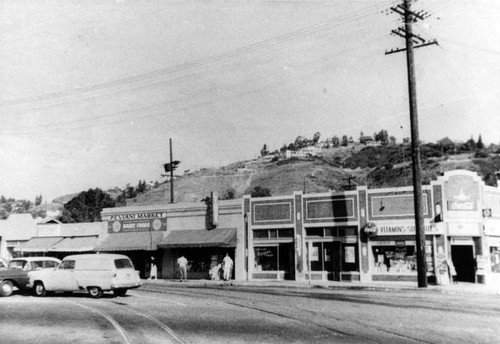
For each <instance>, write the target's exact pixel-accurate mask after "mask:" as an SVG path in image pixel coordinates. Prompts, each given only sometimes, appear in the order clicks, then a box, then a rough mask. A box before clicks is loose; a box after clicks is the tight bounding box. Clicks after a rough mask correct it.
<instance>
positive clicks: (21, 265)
mask: <svg viewBox="0 0 500 344" xmlns="http://www.w3.org/2000/svg"><path fill="white" fill-rule="evenodd" d="M9 269H19V270H27V269H29V263H28V262H27V261H25V260H20V259H18V260H15V259H14V260H11V261H10V262H9Z"/></svg>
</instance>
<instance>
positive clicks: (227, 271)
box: [222, 253, 233, 281]
mask: <svg viewBox="0 0 500 344" xmlns="http://www.w3.org/2000/svg"><path fill="white" fill-rule="evenodd" d="M222 264H223V265H224V268H223V269H224V281H229V280H230V279H231V271H232V270H233V260H232V259H231V257H229V254H228V253H226V256H225V257H224V259H223V260H222Z"/></svg>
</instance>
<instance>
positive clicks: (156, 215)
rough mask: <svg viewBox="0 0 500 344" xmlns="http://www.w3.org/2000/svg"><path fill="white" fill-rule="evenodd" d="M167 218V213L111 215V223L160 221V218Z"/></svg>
mask: <svg viewBox="0 0 500 344" xmlns="http://www.w3.org/2000/svg"><path fill="white" fill-rule="evenodd" d="M166 217H167V213H164V212H144V213H130V214H116V215H109V221H115V220H141V219H158V218H166Z"/></svg>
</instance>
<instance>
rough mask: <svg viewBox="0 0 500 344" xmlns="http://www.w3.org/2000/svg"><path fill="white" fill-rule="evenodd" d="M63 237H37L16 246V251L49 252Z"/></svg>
mask: <svg viewBox="0 0 500 344" xmlns="http://www.w3.org/2000/svg"><path fill="white" fill-rule="evenodd" d="M61 240H63V237H35V238H31V239H30V240H28V241H26V242H23V243H22V244H20V245H19V246H17V247H15V248H14V251H16V252H49V249H50V248H51V247H52V246H54V245H55V244H57V243H58V242H60V241H61Z"/></svg>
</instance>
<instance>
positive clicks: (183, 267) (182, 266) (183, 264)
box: [177, 256, 188, 282]
mask: <svg viewBox="0 0 500 344" xmlns="http://www.w3.org/2000/svg"><path fill="white" fill-rule="evenodd" d="M187 264H188V261H187V259H186V258H184V256H181V257H179V259H177V265H178V266H179V273H180V274H181V282H182V281H185V280H186V279H187Z"/></svg>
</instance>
